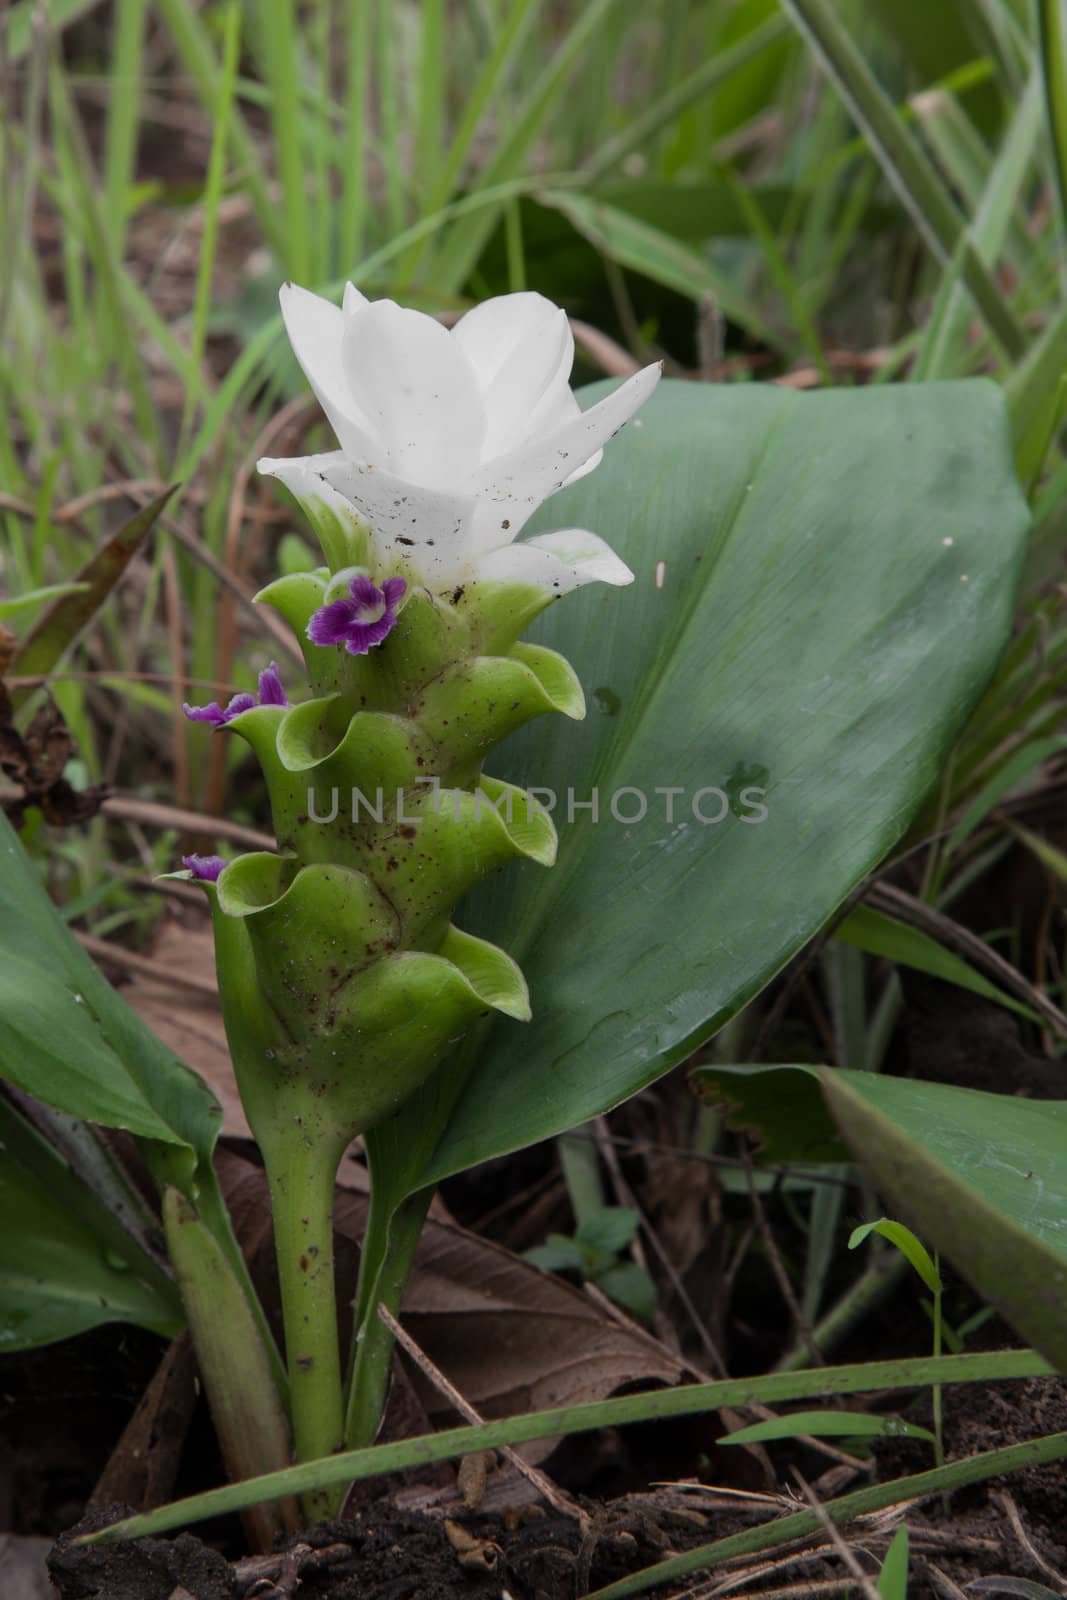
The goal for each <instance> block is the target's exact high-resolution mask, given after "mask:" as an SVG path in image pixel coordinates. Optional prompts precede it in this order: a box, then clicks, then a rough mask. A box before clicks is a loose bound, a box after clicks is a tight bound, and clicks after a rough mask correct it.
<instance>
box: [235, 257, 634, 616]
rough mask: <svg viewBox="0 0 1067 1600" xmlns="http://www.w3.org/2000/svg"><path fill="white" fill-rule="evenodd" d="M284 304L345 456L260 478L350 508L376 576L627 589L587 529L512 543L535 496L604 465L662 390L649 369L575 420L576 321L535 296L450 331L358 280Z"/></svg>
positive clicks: (619, 565) (268, 465)
mask: <svg viewBox="0 0 1067 1600" xmlns="http://www.w3.org/2000/svg"><path fill="white" fill-rule="evenodd" d="M281 305H282V315H283V317H284V319H285V326H286V330H287V332H288V334H289V339H290V341H291V343H292V346H293V350H294V352H295V354H296V357H297V360H298V361H299V362H300V365H301V366H302V367H303V369H304V372H305V374H306V376H307V379H308V382H309V383H310V385H311V387H312V389H313V390H314V392H315V395H316V397H317V399H318V401H319V403H320V405H321V406H322V408H323V410H324V411H325V413H326V415H327V417H328V418H329V421H330V424H331V426H332V428H333V430H334V433H335V434H336V435H337V442H338V444H339V445H340V447H341V448H340V449H339V450H336V451H331V452H330V453H329V454H326V455H315V456H302V457H299V458H293V459H289V460H284V459H283V460H270V459H264V460H262V461H260V462H259V470H260V471H261V472H265V473H269V474H271V475H272V476H273V477H276V478H279V479H281V481H282V482H283V483H284V484H286V485H287V487H288V488H289V489H290V490H291V491H292V493H293V494H294V495H295V496H296V497H297V499H298V500H301V501H302V502H305V503H307V502H314V501H315V500H319V501H322V500H326V501H328V502H329V503H330V504H331V505H332V506H333V508H334V509H335V510H338V509H342V502H343V503H347V505H348V506H350V507H351V508H353V509H354V510H355V512H356V513H357V515H358V516H359V517H361V518H362V519H363V520H364V521H365V522H367V523H368V524H369V525H370V527H371V529H372V542H373V549H374V560H375V576H376V577H377V578H379V579H380V578H382V577H385V576H391V575H393V574H399V575H404V576H406V577H407V578H408V579H409V580H410V581H412V582H415V583H419V584H423V585H425V586H426V587H427V588H429V589H431V590H435V591H438V592H442V593H443V592H445V591H446V590H448V589H451V588H453V587H454V586H455V585H457V584H461V583H465V582H467V581H468V580H470V579H472V578H481V579H487V580H502V581H506V582H527V583H534V584H538V585H541V586H543V587H545V588H549V589H552V590H554V591H555V592H557V593H562V592H564V591H565V590H567V589H573V588H575V587H576V586H577V585H579V584H583V583H591V582H596V581H600V582H602V583H612V584H625V583H631V582H632V581H633V573H632V572H631V571H630V569H629V567H627V566H626V564H625V563H624V562H623V561H620V559H619V557H618V556H617V555H615V553H614V551H613V550H611V548H610V547H609V546H608V545H607V544H605V543H604V541H603V540H602V539H600V538H598V537H597V535H596V534H595V533H589V532H586V531H585V530H584V529H581V528H568V529H566V530H564V531H562V532H560V533H549V534H541V535H540V536H538V537H537V538H533V539H527V540H524V541H523V542H522V543H519V544H516V543H515V542H514V541H515V540H516V538H517V536H518V534H519V533H521V531H522V529H523V527H524V526H525V524H526V522H527V521H528V520H529V518H530V517H531V516H532V515H533V513H534V511H536V509H537V507H538V506H539V505H541V503H542V502H543V501H544V500H547V499H548V497H549V496H550V495H552V494H554V493H555V492H556V490H557V489H560V488H562V487H563V486H564V484H567V483H573V482H574V481H575V479H576V478H580V477H583V476H584V475H585V474H586V473H587V472H591V471H592V470H593V468H594V467H596V466H597V465H598V463H599V461H600V458H601V453H602V446H603V445H604V444H605V442H606V441H607V440H608V439H609V438H610V437H611V436H612V434H614V433H617V432H618V430H619V429H620V428H621V427H622V425H623V423H625V422H627V421H628V420H629V418H630V417H632V416H633V414H634V412H635V411H636V410H637V408H638V407H639V406H640V405H641V404H642V403H643V402H644V401H645V400H646V399H647V398H648V396H649V395H650V394H651V393H652V390H653V389H654V388H655V386H656V383H657V382H658V380H659V376H660V368H659V365H658V363H657V364H655V365H653V366H649V367H645V368H644V369H643V371H641V372H638V373H636V374H635V376H634V377H632V378H629V379H627V381H626V382H625V383H624V384H622V385H620V387H619V388H617V389H616V390H615V391H614V392H613V393H612V394H610V395H608V397H607V398H606V399H605V400H601V401H600V402H599V404H597V405H595V406H591V407H590V408H589V410H588V411H584V412H583V411H582V410H580V409H579V406H578V402H577V400H576V399H575V398H574V395H573V394H572V392H571V388H570V371H571V365H572V363H573V360H574V340H573V338H572V336H571V330H570V325H569V323H568V321H567V317H566V314H565V313H564V312H563V311H561V310H560V309H559V307H558V306H554V305H553V304H552V302H551V301H550V300H546V299H545V298H544V297H543V296H542V295H539V294H508V295H500V296H499V297H498V298H496V299H494V300H486V301H485V302H483V304H481V305H479V306H475V307H474V309H473V310H472V311H468V312H467V314H466V315H465V316H463V317H461V318H460V320H459V321H458V322H457V323H456V325H455V327H454V328H452V329H451V330H449V329H447V328H445V327H444V326H443V325H442V324H441V323H440V322H438V321H437V320H436V319H435V318H433V317H430V316H426V315H425V314H424V313H422V312H420V311H410V310H405V309H404V308H402V307H401V306H398V305H396V304H395V303H394V302H393V301H392V300H375V301H370V300H367V299H366V297H365V296H364V295H362V294H360V292H359V290H358V289H356V288H354V287H353V285H352V284H348V285H347V287H346V289H345V295H344V304H343V306H342V307H338V306H335V305H333V304H331V302H330V301H328V300H324V299H322V298H320V296H318V295H314V294H310V293H308V291H307V290H305V289H299V288H297V287H296V286H295V285H294V284H287V285H286V286H285V287H284V288H283V289H282V291H281ZM337 497H340V500H338V499H337Z"/></svg>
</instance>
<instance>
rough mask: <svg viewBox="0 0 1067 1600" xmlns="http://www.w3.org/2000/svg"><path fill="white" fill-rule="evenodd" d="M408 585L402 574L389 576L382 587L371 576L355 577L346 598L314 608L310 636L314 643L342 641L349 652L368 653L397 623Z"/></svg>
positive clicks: (340, 642)
mask: <svg viewBox="0 0 1067 1600" xmlns="http://www.w3.org/2000/svg"><path fill="white" fill-rule="evenodd" d="M407 587H408V586H407V583H406V582H405V580H404V579H403V578H386V580H385V582H384V583H383V584H382V586H381V588H380V589H379V588H378V585H377V584H376V583H372V582H371V580H370V579H369V578H365V577H355V578H353V579H352V582H351V583H350V584H349V586H348V594H349V598H348V599H347V600H344V599H342V600H333V601H331V602H330V604H329V605H325V606H322V607H320V609H319V610H318V611H316V612H315V614H314V616H313V617H312V618H311V621H310V622H309V623H308V626H307V636H308V638H309V639H310V640H311V642H312V644H321V645H331V644H343V645H344V647H345V649H346V650H347V651H348V653H349V655H350V656H365V655H366V654H367V652H368V650H370V649H371V647H372V646H373V645H376V644H381V642H382V640H383V639H384V638H385V637H386V635H387V634H388V633H389V632H390V631H391V630H392V629H393V628H395V627H396V607H397V606H398V605H399V604H400V602H401V600H403V598H404V595H405V594H406V593H407Z"/></svg>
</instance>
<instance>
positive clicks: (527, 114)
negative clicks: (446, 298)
mask: <svg viewBox="0 0 1067 1600" xmlns="http://www.w3.org/2000/svg"><path fill="white" fill-rule="evenodd" d="M619 3H620V0H588V3H587V4H586V5H585V6H584V7H583V9H582V10H581V11H580V12H579V13H578V16H577V20H576V21H575V22H574V23H573V25H572V26H571V28H570V30H569V31H568V33H567V34H566V36H565V38H564V39H563V42H562V43H561V44H560V45H559V47H558V49H557V50H556V52H555V54H554V55H553V56H552V58H551V60H550V61H549V62H548V64H547V65H546V66H545V68H544V70H543V71H542V72H541V73H540V74H539V75H538V77H537V79H536V81H535V82H534V84H533V86H532V88H531V89H530V91H529V92H528V94H527V96H526V98H525V100H524V101H523V102H522V104H521V105H520V106H519V107H518V108H517V110H516V114H515V120H514V122H513V123H511V124H510V126H509V127H508V130H507V132H506V133H505V134H504V135H503V137H502V138H501V139H500V142H499V144H498V145H497V147H496V149H495V150H494V152H493V154H492V155H491V156H490V158H489V160H488V161H487V162H485V164H484V165H483V166H482V167H481V168H480V169H479V171H478V173H477V176H476V180H475V184H474V188H475V189H476V190H484V189H487V188H490V187H491V186H492V185H494V184H498V183H501V182H504V181H507V180H508V179H511V178H515V177H516V176H517V175H518V174H519V173H520V172H523V171H524V170H525V168H526V163H527V159H528V157H529V154H530V151H531V149H532V148H533V145H534V143H535V142H536V140H537V139H538V138H539V137H542V136H543V135H544V134H545V131H546V129H547V128H548V127H549V125H550V121H549V119H550V117H551V116H552V114H553V113H554V111H555V110H556V107H557V104H558V102H559V100H560V99H561V97H562V95H563V93H564V90H565V89H566V87H567V84H568V83H569V82H570V77H571V73H572V72H573V70H574V68H575V66H576V65H577V63H578V60H579V59H580V57H581V55H582V52H583V51H584V50H585V49H586V48H587V47H590V46H591V45H593V43H594V40H595V38H596V35H597V31H598V29H600V28H601V27H602V26H603V24H604V23H605V22H606V21H607V19H608V18H609V17H610V15H611V13H612V11H613V9H614V8H615V6H616V5H618V4H619ZM500 212H501V208H499V207H497V208H493V209H490V210H489V211H487V212H484V213H482V214H481V215H480V216H473V217H471V218H470V219H469V220H468V221H467V222H465V223H464V224H463V226H462V227H459V228H455V229H453V230H452V233H451V236H450V237H449V238H448V239H446V241H445V243H444V246H443V248H442V250H441V252H440V253H439V255H438V256H437V258H436V260H435V262H434V278H433V281H434V285H435V287H436V288H438V289H439V290H441V291H443V292H444V293H448V294H458V293H459V292H460V291H461V290H462V288H463V285H464V284H465V283H466V281H467V279H468V278H469V276H470V274H471V272H472V271H473V269H474V267H475V266H476V265H477V262H478V258H479V256H480V255H481V253H482V251H483V250H484V248H485V245H486V243H487V241H488V240H489V238H490V236H491V234H492V232H493V229H494V228H495V226H496V224H497V222H498V221H499V218H500Z"/></svg>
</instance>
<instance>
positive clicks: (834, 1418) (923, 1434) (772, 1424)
mask: <svg viewBox="0 0 1067 1600" xmlns="http://www.w3.org/2000/svg"><path fill="white" fill-rule="evenodd" d="M805 1433H806V1434H810V1435H811V1437H812V1438H815V1439H893V1438H908V1439H929V1440H931V1441H932V1440H933V1437H934V1436H933V1434H932V1433H931V1432H930V1430H929V1428H920V1427H917V1426H916V1425H915V1423H913V1422H905V1421H904V1419H903V1417H893V1416H881V1415H880V1414H878V1413H874V1412H869V1411H791V1412H789V1414H788V1415H787V1416H784V1417H770V1418H768V1420H767V1421H766V1422H753V1423H751V1424H750V1426H748V1427H747V1428H735V1429H734V1431H733V1432H732V1433H726V1434H724V1435H723V1437H722V1438H721V1439H719V1440H717V1441H716V1443H718V1444H766V1443H767V1441H768V1440H771V1439H799V1438H800V1436H801V1435H802V1434H805Z"/></svg>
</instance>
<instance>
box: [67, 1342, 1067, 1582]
mask: <svg viewBox="0 0 1067 1600" xmlns="http://www.w3.org/2000/svg"><path fill="white" fill-rule="evenodd" d="M1051 1371H1052V1369H1051V1367H1050V1366H1049V1365H1048V1363H1047V1362H1046V1361H1045V1360H1044V1359H1043V1358H1042V1357H1041V1356H1039V1355H1038V1354H1037V1353H1036V1351H1033V1350H996V1351H982V1352H979V1353H976V1354H973V1355H962V1356H940V1357H933V1356H926V1357H920V1358H917V1359H915V1360H908V1361H871V1362H864V1363H861V1364H859V1365H855V1364H854V1365H851V1366H842V1367H820V1368H818V1369H817V1370H815V1371H805V1372H777V1373H769V1374H767V1375H766V1376H765V1377H757V1378H725V1379H718V1380H716V1381H715V1382H713V1383H697V1384H687V1385H686V1386H685V1387H684V1388H678V1389H658V1390H654V1391H653V1392H652V1393H646V1394H634V1395H625V1396H623V1397H622V1398H621V1399H617V1400H602V1401H599V1402H597V1403H595V1404H586V1405H578V1406H560V1407H557V1408H555V1409H553V1410H550V1411H535V1412H531V1413H530V1414H528V1415H526V1416H521V1417H508V1418H506V1419H504V1420H503V1421H500V1422H483V1423H479V1424H477V1425H476V1426H474V1427H467V1428H449V1429H447V1430H445V1431H444V1432H442V1433H433V1434H428V1435H423V1436H421V1437H419V1438H416V1439H401V1440H398V1441H397V1442H396V1443H395V1444H386V1445H374V1446H371V1447H370V1448H369V1449H364V1450H350V1451H348V1452H346V1453H345V1454H343V1455H334V1456H328V1457H326V1458H325V1459H324V1460H321V1461H307V1462H304V1463H303V1464H302V1465H300V1466H296V1467H290V1468H289V1469H288V1471H286V1472H276V1473H270V1474H267V1475H265V1476H264V1477H261V1478H253V1479H251V1480H249V1481H248V1482H247V1483H237V1484H230V1485H228V1486H227V1487H226V1488H223V1489H211V1490H208V1491H207V1492H205V1493H203V1494H197V1495H191V1496H190V1497H189V1498H188V1499H186V1500H179V1501H176V1502H175V1503H174V1504H173V1505H169V1506H161V1507H160V1508H159V1509H158V1510H157V1511H149V1512H146V1513H144V1514H143V1515H141V1516H135V1517H127V1518H125V1519H124V1520H123V1521H122V1522H118V1523H113V1524H112V1526H111V1527H110V1528H104V1529H102V1530H101V1531H100V1532H99V1533H95V1534H90V1535H88V1536H87V1537H86V1538H85V1539H84V1540H83V1541H82V1542H84V1543H92V1544H97V1543H100V1542H101V1541H110V1540H114V1539H133V1538H140V1537H142V1536H144V1535H147V1534H157V1533H166V1532H167V1531H168V1530H170V1529H172V1528H180V1527H184V1526H187V1525H188V1524H190V1523H193V1522H202V1521H204V1520H205V1519H206V1518H208V1517H213V1516H219V1515H221V1514H223V1513H227V1512H231V1511H240V1510H242V1509H243V1508H244V1507H245V1506H252V1505H257V1504H259V1503H260V1502H261V1501H263V1500H268V1499H280V1498H281V1497H282V1496H284V1495H287V1494H302V1493H303V1492H305V1491H306V1490H313V1489H320V1488H329V1487H331V1486H333V1485H335V1484H339V1483H350V1482H351V1483H354V1482H356V1481H357V1480H359V1479H362V1478H372V1477H376V1476H380V1475H381V1474H383V1473H387V1472H399V1471H402V1470H403V1469H404V1468H406V1467H410V1466H415V1465H420V1466H421V1465H425V1464H426V1463H428V1462H433V1461H454V1460H456V1459H457V1458H458V1457H460V1456H465V1455H470V1454H471V1452H472V1451H474V1450H486V1449H496V1448H499V1447H500V1446H501V1445H505V1444H512V1445H514V1444H523V1443H526V1442H528V1441H529V1440H531V1439H547V1438H553V1437H554V1436H555V1435H556V1434H572V1433H585V1432H588V1431H589V1430H590V1429H592V1428H606V1427H620V1426H623V1425H625V1424H626V1423H628V1422H649V1421H654V1420H655V1421H658V1420H662V1419H664V1418H667V1417H684V1416H692V1415H694V1414H695V1413H698V1412H701V1411H708V1410H712V1409H713V1408H716V1407H720V1406H743V1405H751V1404H755V1403H761V1404H766V1405H773V1404H776V1403H778V1402H782V1401H787V1400H805V1399H808V1398H810V1397H811V1396H814V1395H828V1394H863V1393H865V1392H866V1393H870V1392H873V1391H875V1390H880V1389H894V1388H897V1389H910V1388H915V1387H917V1386H922V1385H925V1384H928V1383H932V1382H938V1383H987V1382H998V1381H1003V1380H1006V1379H1009V1378H1030V1377H1038V1376H1046V1375H1048V1374H1049V1373H1051ZM1055 1437H1056V1438H1057V1439H1061V1440H1063V1441H1064V1452H1065V1453H1067V1434H1057V1435H1055ZM1014 1448H1015V1449H1016V1450H1022V1451H1024V1452H1025V1451H1026V1449H1027V1448H1028V1447H1027V1446H1015V1447H1014ZM982 1459H984V1458H982ZM1050 1459H1052V1458H1051V1457H1050ZM1001 1470H1006V1469H1001ZM908 1481H911V1480H908ZM968 1481H978V1480H968ZM898 1482H899V1480H898ZM878 1487H879V1489H884V1488H885V1487H886V1486H885V1485H879V1486H878ZM935 1487H939V1485H937V1486H935ZM863 1492H865V1493H870V1492H871V1491H870V1490H867V1491H863ZM833 1503H834V1504H839V1503H841V1502H833ZM884 1503H885V1504H891V1503H892V1501H891V1500H886V1501H885V1502H884ZM776 1526H782V1524H776ZM754 1531H757V1532H758V1531H759V1530H754ZM704 1564H705V1563H704V1562H703V1561H700V1562H696V1563H694V1565H695V1566H703V1565H704ZM656 1570H657V1571H665V1570H666V1569H665V1568H657V1569H656ZM687 1570H688V1569H687Z"/></svg>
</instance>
